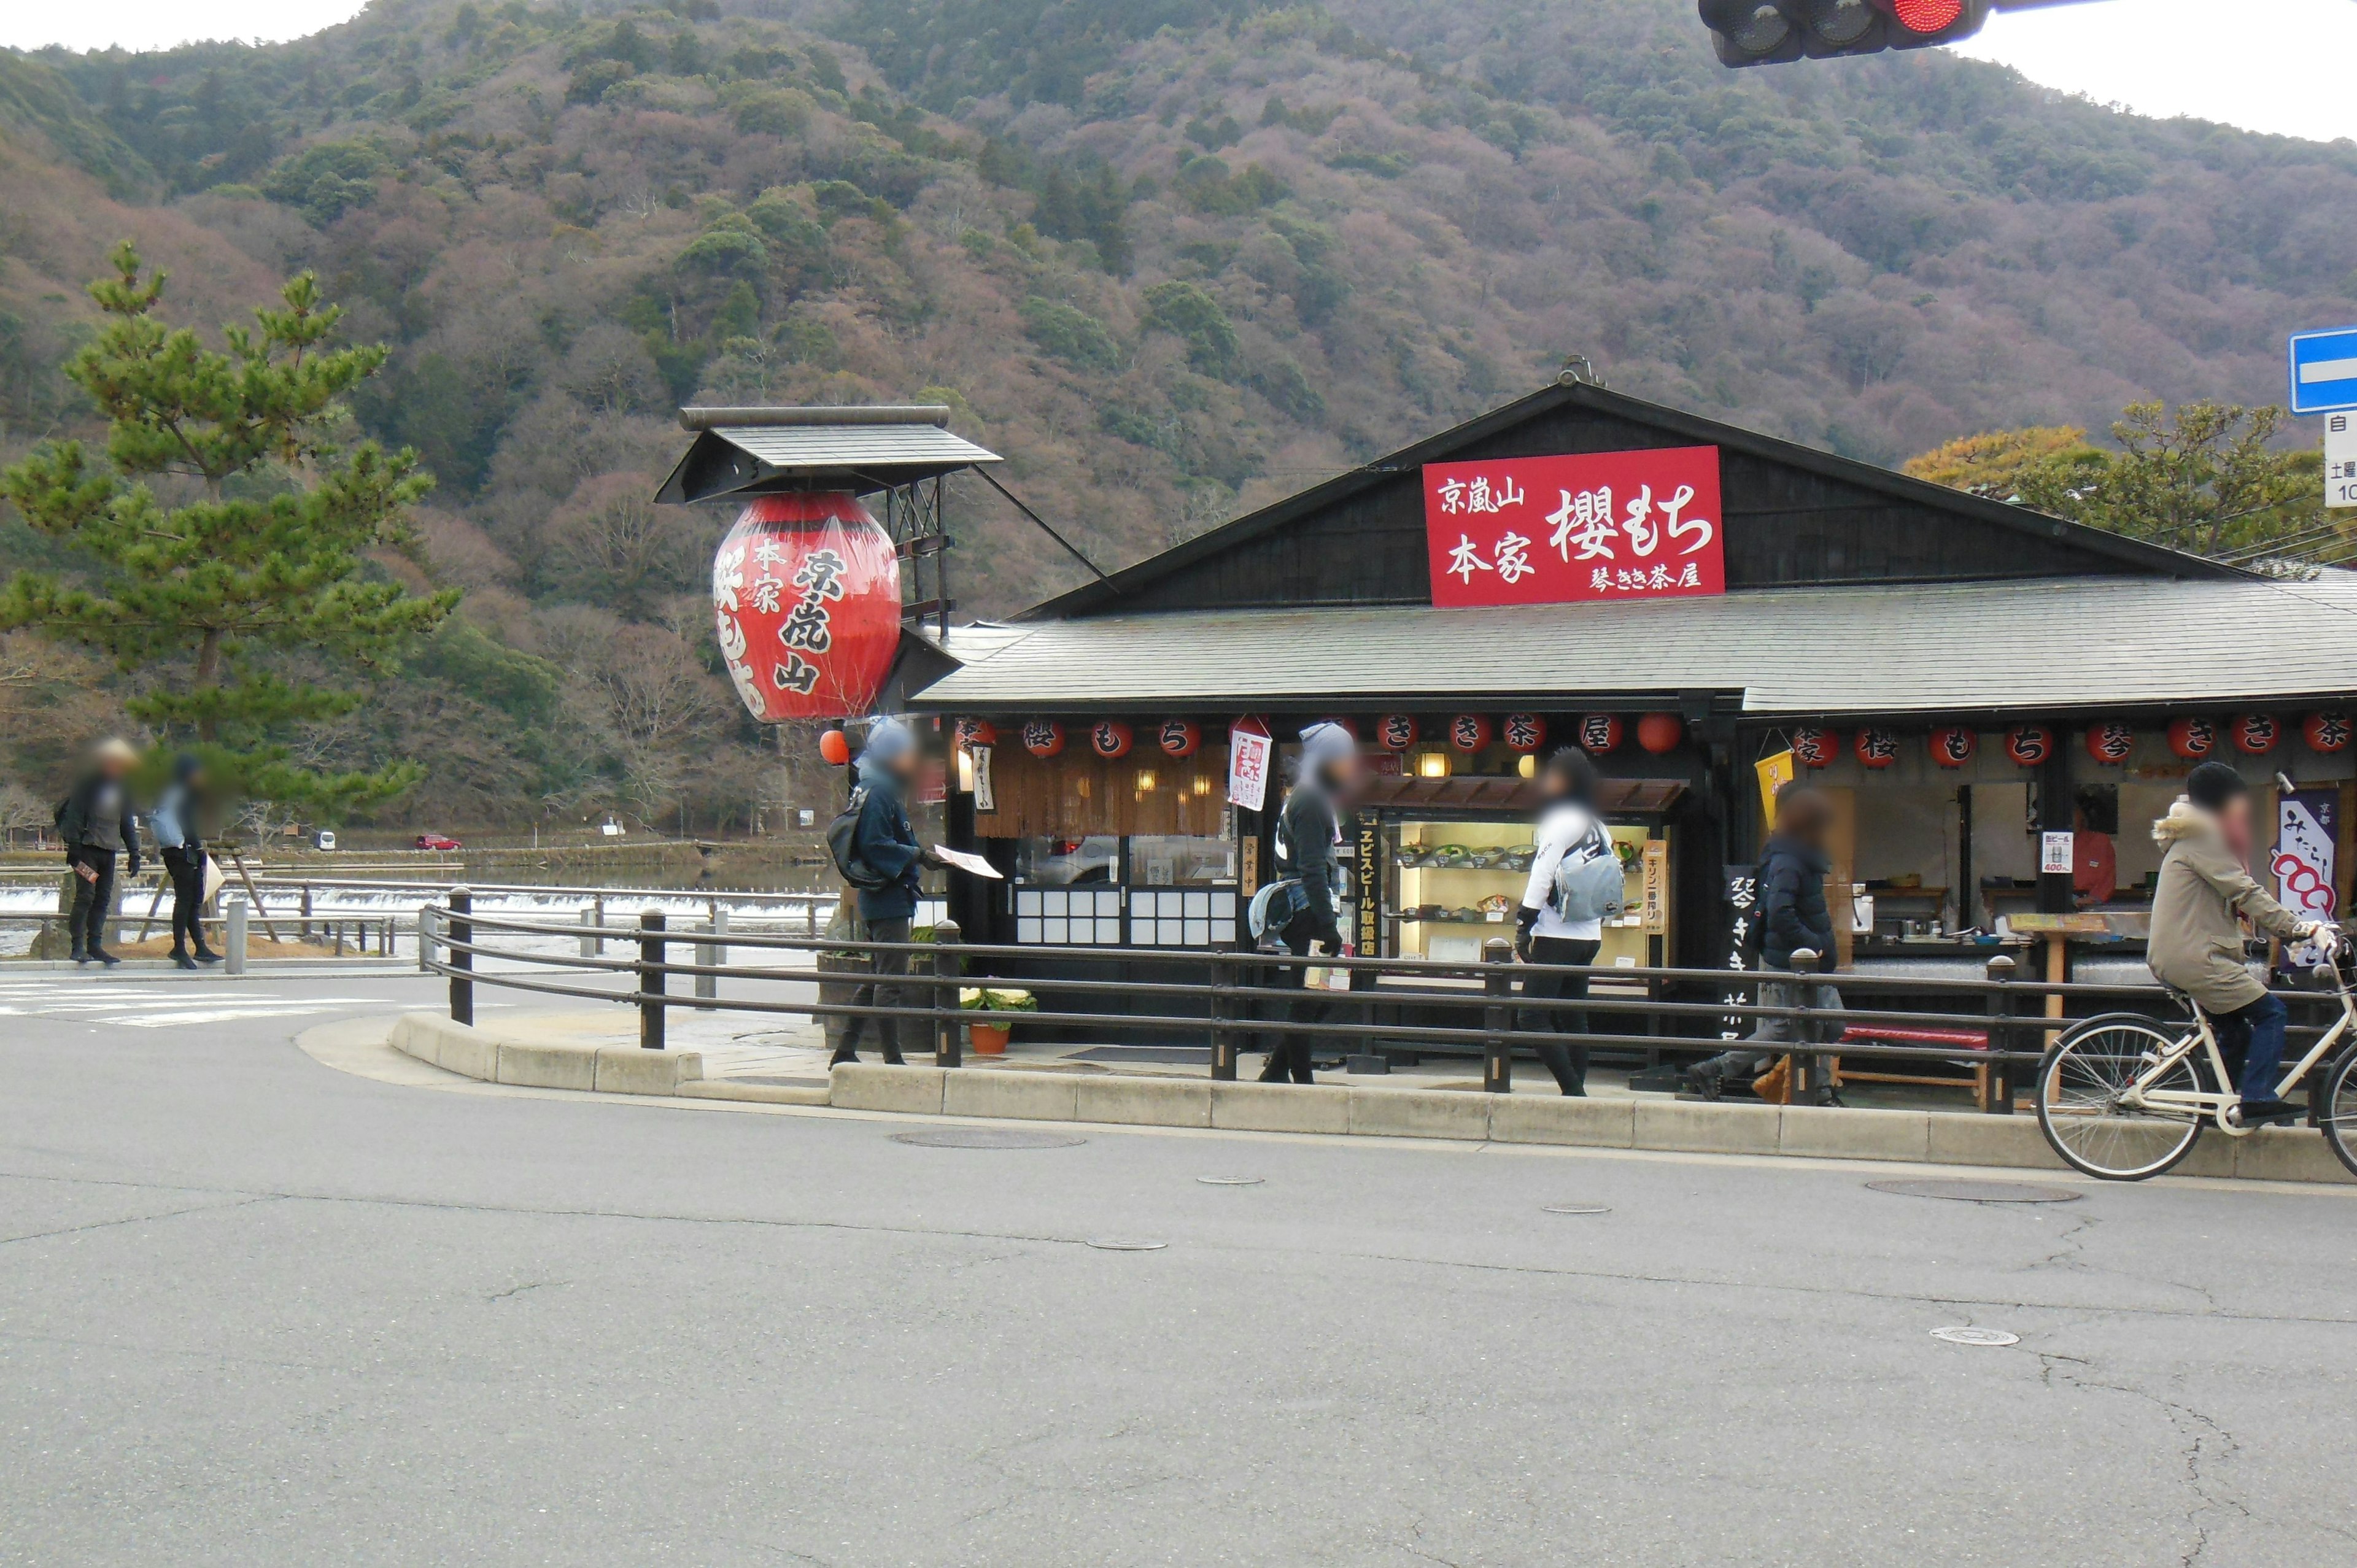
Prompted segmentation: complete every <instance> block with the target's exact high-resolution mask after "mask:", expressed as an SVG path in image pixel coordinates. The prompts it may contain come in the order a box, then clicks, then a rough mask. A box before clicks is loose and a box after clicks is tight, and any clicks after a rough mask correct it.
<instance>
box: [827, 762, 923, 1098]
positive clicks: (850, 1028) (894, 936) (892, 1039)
mask: <svg viewBox="0 0 2357 1568" xmlns="http://www.w3.org/2000/svg"><path fill="white" fill-rule="evenodd" d="M917 764H918V757H917V737H916V736H914V735H912V734H910V733H909V726H908V725H904V724H902V723H901V722H900V721H899V720H898V719H895V718H882V719H878V720H877V721H876V723H875V724H873V725H870V726H868V730H867V744H866V746H865V747H864V748H863V749H862V750H861V751H860V753H859V761H858V763H857V765H856V766H857V768H858V776H859V782H858V784H857V786H856V788H855V789H854V790H853V799H854V800H856V802H857V803H858V807H859V819H858V825H857V827H856V829H855V830H854V832H853V834H852V852H853V858H854V859H855V860H856V861H857V862H858V863H859V865H860V866H861V868H862V870H863V872H864V873H865V879H866V881H869V882H873V883H880V884H881V886H860V885H858V884H856V883H855V885H854V896H855V897H856V899H857V901H858V908H859V923H860V925H861V926H862V927H863V928H864V935H865V940H868V941H871V942H905V941H907V940H909V927H910V926H911V925H912V924H913V923H914V922H915V920H916V918H917V895H918V892H919V888H920V883H919V881H918V878H919V876H920V875H921V872H922V868H923V866H924V865H927V864H929V863H930V861H931V856H930V855H929V854H927V853H926V851H925V850H924V849H923V848H922V847H920V845H919V844H918V843H917V830H916V829H915V828H913V827H911V826H909V810H908V804H907V802H908V798H909V781H910V780H911V779H914V778H915V777H916V776H917ZM873 957H874V960H875V963H874V972H875V976H876V978H875V979H873V980H870V981H868V982H866V983H864V984H862V985H859V986H857V987H856V988H855V989H854V990H853V991H852V993H851V1003H852V1005H854V1006H859V1007H910V1006H917V1005H920V1004H922V1002H923V1000H924V998H923V997H921V996H920V997H917V998H914V999H911V998H910V996H909V987H908V986H906V985H905V984H903V983H901V981H900V977H901V976H904V975H906V974H907V973H908V972H909V955H908V954H907V953H905V952H879V953H876V954H874V955H873ZM870 1025H873V1026H874V1027H875V1032H876V1043H877V1046H879V1047H882V1050H883V1053H884V1060H885V1061H886V1062H887V1063H889V1064H891V1065H893V1066H899V1064H900V1063H901V1062H902V1060H903V1059H904V1058H902V1056H901V1054H900V1042H901V1041H902V1039H904V1038H910V1039H917V1038H922V1036H921V1035H920V1034H919V1033H918V1031H920V1030H921V1029H922V1028H923V1024H922V1022H921V1021H920V1020H918V1019H913V1018H910V1019H902V1018H892V1017H870V1016H867V1015H860V1014H854V1015H852V1016H850V1017H849V1018H847V1019H845V1021H844V1026H843V1036H842V1039H841V1041H840V1043H839V1044H837V1046H836V1047H835V1051H834V1062H856V1061H857V1060H858V1059H859V1041H860V1036H862V1035H864V1034H865V1033H866V1031H867V1026H870ZM830 1065H832V1064H830Z"/></svg>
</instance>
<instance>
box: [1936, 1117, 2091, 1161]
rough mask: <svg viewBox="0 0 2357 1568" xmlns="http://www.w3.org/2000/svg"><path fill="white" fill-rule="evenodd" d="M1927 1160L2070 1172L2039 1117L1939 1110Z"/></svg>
mask: <svg viewBox="0 0 2357 1568" xmlns="http://www.w3.org/2000/svg"><path fill="white" fill-rule="evenodd" d="M1931 1122H1932V1125H1931V1128H1930V1134H1931V1136H1930V1142H1929V1144H1927V1146H1926V1150H1925V1157H1926V1158H1927V1159H1929V1160H1930V1161H1931V1162H1932V1164H1933V1165H2005V1166H2010V1167H2012V1168H2013V1169H2016V1170H2067V1169H2069V1168H2070V1167H2069V1166H2067V1165H2063V1163H2062V1160H2061V1156H2059V1155H2056V1154H2055V1152H2054V1151H2053V1149H2052V1148H2050V1146H2048V1144H2047V1142H2046V1134H2045V1133H2041V1132H2040V1131H2039V1130H2038V1118H2037V1117H2035V1116H2025V1115H2019V1114H2016V1115H2012V1116H1976V1115H1974V1114H1971V1113H1970V1112H1953V1111H1939V1112H1932V1117H1931Z"/></svg>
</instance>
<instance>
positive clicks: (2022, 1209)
mask: <svg viewBox="0 0 2357 1568" xmlns="http://www.w3.org/2000/svg"><path fill="white" fill-rule="evenodd" d="M179 985H180V983H178V982H172V981H162V980H151V979H147V978H144V977H143V978H142V979H140V980H139V981H137V982H131V981H109V982H92V983H82V982H81V981H78V980H74V979H70V978H55V977H52V978H50V979H47V980H41V981H39V982H38V983H35V982H10V983H8V986H9V987H13V989H9V988H5V987H0V1006H5V1007H6V1008H7V1009H9V1010H10V1011H9V1014H8V1015H5V1016H0V1084H5V1090H0V1434H5V1449H0V1454H5V1463H0V1563H8V1564H35V1563H38V1564H42V1565H44V1568H48V1565H52V1564H65V1563H71V1564H149V1563H153V1564H173V1565H175V1568H180V1565H192V1564H213V1563H222V1564H230V1563H234V1564H240V1565H242V1568H243V1565H253V1564H281V1563H285V1564H306V1565H308V1564H336V1563H370V1564H380V1563H382V1564H419V1563H498V1564H508V1563H516V1564H522V1563H562V1564H585V1563H683V1564H698V1565H701V1564H715V1565H720V1564H727V1565H734V1564H774V1563H824V1564H834V1565H844V1568H849V1565H863V1568H865V1565H874V1564H901V1563H909V1564H982V1563H991V1564H996V1563H1008V1564H1024V1565H1027V1568H1029V1565H1045V1564H1074V1565H1088V1568H1102V1565H1110V1564H1127V1563H1189V1564H1193V1563H1286V1564H1294V1563H1350V1564H1361V1563H1370V1564H1399V1565H1402V1568H1407V1565H1415V1564H1428V1563H1449V1564H1458V1565H1466V1568H1469V1565H1472V1564H1525V1563H1572V1562H1598V1563H1643V1564H1655V1563H1664V1564H1666V1563H1680V1564H1684V1563H1695V1564H1703V1563H1708V1564H1727V1563H1806V1564H1848V1563H1858V1564H1874V1565H1876V1568H1888V1565H1889V1564H1894V1563H1900V1564H1907V1563H1989V1564H2006V1565H2017V1564H2028V1563H2038V1564H2041V1565H2067V1564H2119V1565H2123V1568H2127V1565H2134V1568H2149V1565H2152V1564H2167V1563H2206V1564H2215V1565H2220V1568H2252V1565H2256V1564H2269V1563H2285V1564H2303V1565H2308V1564H2317V1563H2330V1562H2347V1561H2349V1560H2350V1559H2351V1557H2352V1552H2357V1485H2352V1468H2357V1420H2352V1411H2357V1398H2352V1395H2357V1376H2352V1368H2357V1292H2352V1279H2357V1191H2352V1190H2338V1191H2333V1190H2314V1189H2298V1188H2281V1187H2263V1186H2242V1187H2232V1186H2223V1185H2208V1184H2201V1183H2191V1182H2162V1183H2157V1184H2152V1185H2147V1186H2145V1187H2103V1188H2098V1187H2079V1188H2077V1189H2076V1190H2079V1191H2080V1192H2081V1193H2082V1194H2083V1196H2082V1197H2080V1198H2079V1199H2078V1200H2077V1201H2074V1202H2069V1203H2059V1204H2050V1205H2037V1206H2027V1205H2005V1206H1998V1205H1985V1204H1971V1203H1959V1202H1944V1201H1937V1200H1932V1199H1926V1198H1920V1197H1900V1196H1894V1195H1890V1194H1886V1193H1881V1192H1876V1191H1871V1190H1868V1189H1867V1187H1866V1186H1865V1183H1866V1182H1867V1180H1868V1179H1874V1178H1877V1177H1879V1176H1883V1175H1885V1174H1886V1173H1884V1172H1882V1171H1878V1170H1875V1169H1869V1168H1867V1167H1862V1166H1854V1165H1805V1164H1800V1163H1795V1162H1777V1161H1764V1160H1762V1161H1744V1160H1731V1159H1729V1160H1718V1159H1707V1158H1684V1157H1674V1156H1664V1155H1609V1154H1595V1153H1586V1152H1570V1151H1544V1150H1527V1151H1512V1150H1505V1149H1496V1148H1492V1149H1489V1150H1485V1151H1483V1152H1480V1153H1470V1152H1466V1151H1463V1150H1459V1149H1456V1148H1440V1147H1428V1146H1418V1145H1400V1144H1381V1143H1374V1142H1372V1141H1366V1140H1360V1141H1354V1142H1345V1141H1342V1140H1316V1139H1287V1138H1274V1137H1259V1138H1256V1137H1246V1136H1237V1135H1227V1134H1215V1133H1163V1134H1158V1135H1157V1134H1154V1133H1140V1132H1128V1131H1112V1130H1104V1129H1095V1128H1083V1129H1079V1130H1077V1135H1080V1136H1082V1137H1084V1138H1085V1140H1086V1141H1085V1142H1084V1143H1082V1144H1077V1145H1074V1146H1069V1147H1060V1148H1047V1149H1026V1150H963V1149H944V1148H931V1147H913V1146H909V1145H907V1144H901V1143H898V1142H895V1141H894V1139H893V1137H892V1134H893V1133H896V1132H904V1131H908V1130H909V1129H910V1128H911V1127H918V1126H922V1125H924V1124H922V1123H912V1122H889V1121H884V1120H863V1119H853V1118H846V1117H842V1116H831V1115H828V1114H825V1113H820V1114H808V1113H749V1112H738V1111H729V1110H700V1111H690V1110H680V1109H672V1108H666V1107H662V1106H656V1105H649V1104H640V1103H630V1102H616V1101H594V1100H590V1099H587V1098H582V1097H570V1098H567V1097H555V1096H550V1095H544V1094H542V1095H533V1094H523V1093H510V1092H502V1091H498V1090H485V1089H480V1088H476V1089H471V1090H437V1089H434V1088H425V1087H410V1086H404V1085H399V1084H393V1083H387V1082H382V1081H377V1080H374V1079H370V1078H366V1077H361V1076H356V1075H354V1074H353V1073H350V1072H347V1071H339V1070H337V1069H335V1068H332V1067H329V1066H327V1065H323V1064H322V1063H321V1062H319V1061H317V1060H315V1059H313V1058H311V1057H310V1056H308V1055H306V1054H305V1053H304V1052H303V1051H302V1050H300V1049H299V1048H297V1047H296V1045H295V1044H293V1043H292V1042H293V1039H294V1036H296V1034H297V1033H298V1032H299V1031H300V1030H301V1029H303V1028H305V1027H307V1026H313V1025H317V1024H319V1023H321V1022H322V1021H324V1020H328V1019H332V1018H335V1017H337V1016H339V1015H358V1014H370V1013H379V1012H383V1011H386V1010H388V1009H390V1008H393V1007H397V1006H400V1005H404V1004H413V1003H422V1002H424V1001H425V999H426V998H427V997H428V995H429V994H430V988H429V987H427V986H426V985H425V983H421V982H419V981H417V980H414V979H352V978H342V979H336V980H333V981H328V980H320V981H310V982H302V981H293V982H289V981H278V980H270V981H260V980H253V981H248V982H246V983H244V984H243V986H242V988H239V987H233V986H231V984H230V983H226V982H219V981H208V982H205V983H201V984H199V985H188V986H186V987H184V988H182V989H181V990H180V991H178V993H174V994H177V995H178V996H179V997H181V998H184V999H185V1000H184V1002H183V1004H181V1005H178V1006H172V1005H168V1003H170V1002H171V1001H172V1000H173V999H174V994H167V996H166V997H165V999H164V1001H163V1002H162V1003H158V1002H156V1001H155V1000H154V999H152V998H148V997H139V996H133V995H131V994H129V993H131V992H132V991H134V990H135V989H148V990H160V989H162V988H165V987H170V986H179ZM31 987H38V989H34V988H31ZM264 993H268V994H267V995H264ZM265 1002H266V1003H268V1004H269V1005H268V1006H267V1007H264V1006H263V1005H262V1004H264V1003H265ZM230 1014H236V1016H229V1015H230ZM167 1015H168V1016H167ZM159 1016H165V1017H167V1021H164V1022H158V1021H157V1019H158V1018H159ZM1948 1174H1951V1175H1953V1174H1958V1173H1948ZM1962 1174H1964V1175H1967V1176H1983V1177H1985V1176H1987V1175H1988V1174H1989V1173H1962ZM1203 1176H1254V1177H1259V1178H1261V1182H1260V1185H1257V1186H1248V1187H1220V1186H1211V1185H1206V1184H1205V1183H1203V1182H1202V1181H1200V1179H1199V1178H1200V1177H1203ZM2049 1179H2051V1178H2049ZM2055 1185H2062V1184H2060V1183H2056V1184H2055ZM1573 1203H1578V1204H1591V1205H1601V1206H1606V1207H1607V1208H1609V1213H1604V1214H1590V1215H1568V1214H1554V1213H1548V1212H1546V1211H1545V1209H1546V1206H1548V1205H1559V1204H1573ZM1107 1239H1112V1240H1151V1241H1161V1242H1165V1243H1167V1245H1166V1246H1165V1247H1164V1248H1162V1249H1161V1250H1159V1251H1105V1250H1099V1249H1097V1248H1093V1247H1092V1246H1090V1245H1089V1242H1090V1241H1091V1240H1107ZM1954 1325H1975V1326H1986V1327H1993V1328H1999V1329H2003V1330H2006V1331H2007V1332H2010V1333H2013V1334H2018V1335H2019V1336H2020V1343H2019V1344H2018V1345H2017V1346H2013V1347H2009V1348H1976V1347H1968V1346H1959V1345H1954V1344H1949V1343H1944V1342H1943V1341H1941V1340H1939V1339H1936V1338H1934V1337H1932V1330H1933V1329H1936V1328H1940V1327H1943V1326H1954Z"/></svg>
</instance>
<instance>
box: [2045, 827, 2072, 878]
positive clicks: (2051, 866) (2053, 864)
mask: <svg viewBox="0 0 2357 1568" xmlns="http://www.w3.org/2000/svg"><path fill="white" fill-rule="evenodd" d="M2074 836H2075V835H2073V834H2071V833H2040V834H2039V835H2038V875H2040V876H2068V875H2071V872H2072V847H2073V839H2074Z"/></svg>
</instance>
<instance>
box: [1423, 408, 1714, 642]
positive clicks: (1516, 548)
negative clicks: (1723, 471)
mask: <svg viewBox="0 0 2357 1568" xmlns="http://www.w3.org/2000/svg"><path fill="white" fill-rule="evenodd" d="M1424 532H1425V543H1426V549H1427V550H1428V551H1429V552H1430V553H1431V558H1432V602H1433V603H1434V604H1435V605H1437V606H1440V607H1443V608H1448V609H1458V608H1466V607H1473V606H1480V605H1559V604H1574V603H1585V602H1589V601H1594V600H1599V599H1668V598H1685V597H1691V596H1695V595H1697V594H1723V593H1725V592H1727V555H1726V542H1725V540H1724V538H1723V537H1722V536H1723V533H1724V529H1723V527H1722V518H1721V513H1720V511H1719V502H1718V448H1717V447H1716V446H1664V447H1655V448H1652V449H1649V450H1646V451H1641V452H1583V453H1579V454H1577V455H1574V456H1561V457H1501V458H1496V459H1493V460H1491V461H1490V462H1486V463H1480V462H1476V463H1429V464H1426V466H1425V469H1424Z"/></svg>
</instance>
